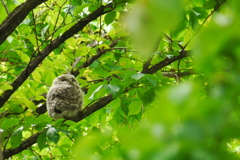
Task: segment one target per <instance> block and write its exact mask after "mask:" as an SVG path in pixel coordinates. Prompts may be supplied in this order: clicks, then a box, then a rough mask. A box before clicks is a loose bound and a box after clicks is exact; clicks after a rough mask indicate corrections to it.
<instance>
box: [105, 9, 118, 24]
mask: <svg viewBox="0 0 240 160" xmlns="http://www.w3.org/2000/svg"><path fill="white" fill-rule="evenodd" d="M116 15H117V13H116V11H112V12H109V13H107V15H106V16H105V18H104V21H105V23H106V24H107V25H109V24H110V23H112V22H113V21H114V20H115V18H116Z"/></svg>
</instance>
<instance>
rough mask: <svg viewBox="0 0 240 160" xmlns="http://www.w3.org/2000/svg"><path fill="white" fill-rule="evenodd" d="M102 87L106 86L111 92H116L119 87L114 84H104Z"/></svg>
mask: <svg viewBox="0 0 240 160" xmlns="http://www.w3.org/2000/svg"><path fill="white" fill-rule="evenodd" d="M104 88H106V89H107V90H108V91H109V92H111V93H113V94H116V93H117V92H118V91H119V90H120V88H119V87H118V86H115V85H111V84H109V85H104Z"/></svg>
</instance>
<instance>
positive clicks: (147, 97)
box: [141, 88, 156, 106]
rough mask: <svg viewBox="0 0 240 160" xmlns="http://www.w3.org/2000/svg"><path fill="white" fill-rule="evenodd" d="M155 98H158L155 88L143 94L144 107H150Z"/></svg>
mask: <svg viewBox="0 0 240 160" xmlns="http://www.w3.org/2000/svg"><path fill="white" fill-rule="evenodd" d="M155 97H156V91H155V88H151V89H149V90H148V91H146V92H145V93H144V94H143V96H142V98H141V100H142V102H143V105H144V106H147V105H149V104H150V103H152V102H153V101H154V99H155Z"/></svg>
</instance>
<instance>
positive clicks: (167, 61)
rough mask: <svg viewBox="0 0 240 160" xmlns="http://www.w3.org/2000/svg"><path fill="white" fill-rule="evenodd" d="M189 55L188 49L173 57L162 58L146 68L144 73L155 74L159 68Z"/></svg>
mask: <svg viewBox="0 0 240 160" xmlns="http://www.w3.org/2000/svg"><path fill="white" fill-rule="evenodd" d="M187 56H188V52H187V51H183V52H181V54H180V55H178V56H173V57H172V58H166V59H164V60H162V61H161V62H159V63H157V64H155V65H154V66H152V67H151V68H149V69H147V70H145V71H144V72H142V73H144V74H154V73H156V72H157V71H158V70H160V69H162V68H163V67H166V66H167V65H169V64H171V63H172V62H174V61H177V60H179V59H183V58H185V57H187Z"/></svg>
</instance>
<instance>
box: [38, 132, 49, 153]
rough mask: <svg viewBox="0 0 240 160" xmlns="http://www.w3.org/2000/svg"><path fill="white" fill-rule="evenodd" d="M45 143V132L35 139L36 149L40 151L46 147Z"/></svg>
mask: <svg viewBox="0 0 240 160" xmlns="http://www.w3.org/2000/svg"><path fill="white" fill-rule="evenodd" d="M46 142H47V138H46V132H44V133H42V134H40V135H39V136H38V139H37V144H38V147H39V149H40V150H42V149H43V148H45V147H47V144H46Z"/></svg>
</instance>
